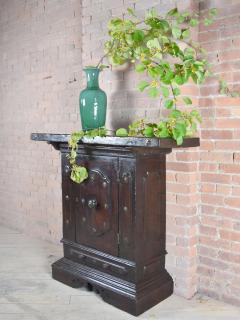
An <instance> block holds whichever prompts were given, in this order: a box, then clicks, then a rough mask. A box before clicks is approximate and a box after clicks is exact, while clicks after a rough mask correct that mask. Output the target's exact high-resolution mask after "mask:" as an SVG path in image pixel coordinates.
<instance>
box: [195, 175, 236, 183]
mask: <svg viewBox="0 0 240 320" xmlns="http://www.w3.org/2000/svg"><path fill="white" fill-rule="evenodd" d="M201 178H202V181H203V182H212V183H230V182H231V176H229V175H227V174H222V173H218V174H217V173H202V174H201Z"/></svg>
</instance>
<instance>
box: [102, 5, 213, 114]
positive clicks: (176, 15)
mask: <svg viewBox="0 0 240 320" xmlns="http://www.w3.org/2000/svg"><path fill="white" fill-rule="evenodd" d="M128 14H129V15H130V16H131V18H129V19H121V18H114V19H112V20H111V21H110V22H109V24H108V31H109V35H110V39H109V40H108V41H107V42H106V43H105V51H106V56H107V57H108V59H109V61H110V63H111V64H113V65H121V64H124V63H125V62H127V61H130V62H131V63H132V64H134V65H135V70H136V72H138V73H146V75H147V76H148V80H142V81H141V82H140V83H139V84H138V89H139V90H140V91H144V90H146V91H147V92H148V95H149V96H150V97H152V98H156V97H159V96H160V95H161V96H162V97H163V98H164V106H165V107H166V108H167V109H172V108H175V109H176V103H177V101H178V100H181V102H183V103H184V104H186V105H191V104H192V101H191V99H190V98H189V97H184V98H182V97H181V90H180V87H181V86H182V85H184V84H186V83H187V82H189V81H190V80H193V81H194V82H195V83H197V84H201V83H203V81H204V80H205V78H206V77H207V76H208V75H209V74H210V72H209V64H208V62H207V60H206V59H205V58H204V50H203V49H202V48H201V47H200V45H199V44H198V43H196V42H193V41H192V40H191V29H192V28H194V27H196V26H197V25H198V23H199V20H198V18H199V16H198V14H197V13H194V12H192V13H190V12H188V11H185V12H179V11H178V9H177V8H174V9H172V10H170V11H169V12H168V13H167V14H166V15H165V16H160V15H159V14H158V13H157V11H156V10H155V9H151V10H149V11H148V12H147V14H146V16H145V18H144V19H143V20H142V19H139V18H138V17H137V15H136V12H135V11H134V10H133V9H132V8H129V9H128ZM216 14H217V11H216V9H215V8H213V9H211V10H210V11H209V12H208V14H207V16H206V17H205V19H204V24H205V25H209V24H211V23H212V22H213V20H214V17H215V15H216Z"/></svg>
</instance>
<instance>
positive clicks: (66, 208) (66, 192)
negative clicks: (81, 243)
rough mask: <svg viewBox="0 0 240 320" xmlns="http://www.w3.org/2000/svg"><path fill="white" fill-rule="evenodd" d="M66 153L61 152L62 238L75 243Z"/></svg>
mask: <svg viewBox="0 0 240 320" xmlns="http://www.w3.org/2000/svg"><path fill="white" fill-rule="evenodd" d="M66 156H67V153H64V152H62V154H61V157H62V209H63V238H65V239H67V240H71V241H73V242H75V240H76V231H75V225H76V217H75V213H74V208H73V182H72V181H71V179H70V173H71V171H70V165H69V161H68V159H67V157H66Z"/></svg>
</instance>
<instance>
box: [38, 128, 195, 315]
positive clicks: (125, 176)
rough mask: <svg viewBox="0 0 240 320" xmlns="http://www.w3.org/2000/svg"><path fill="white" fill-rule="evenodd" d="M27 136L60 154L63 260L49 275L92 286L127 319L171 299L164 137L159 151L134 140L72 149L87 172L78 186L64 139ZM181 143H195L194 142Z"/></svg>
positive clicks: (90, 143) (146, 142) (75, 284)
mask: <svg viewBox="0 0 240 320" xmlns="http://www.w3.org/2000/svg"><path fill="white" fill-rule="evenodd" d="M32 139H33V140H44V141H48V142H50V143H52V144H53V145H54V146H55V147H56V148H57V149H59V150H60V151H61V157H62V198H63V239H62V243H63V247H64V257H63V258H62V259H60V260H59V261H57V262H55V263H54V264H53V265H52V274H53V278H55V279H56V280H59V281H61V282H63V283H65V284H67V285H70V286H72V287H76V288H77V287H80V286H88V287H89V288H93V289H94V290H96V291H97V292H99V293H100V294H101V296H102V298H103V299H104V300H105V301H107V302H109V303H110V304H112V305H115V306H116V307H118V308H120V309H122V310H125V311H127V312H129V313H131V314H133V315H139V314H140V313H142V312H144V311H145V310H147V309H148V308H150V307H152V306H153V305H155V304H157V303H158V302H160V301H162V300H163V299H165V298H167V297H168V296H170V295H171V294H172V292H173V280H172V278H171V277H170V275H169V274H168V272H167V271H166V269H165V255H166V154H167V153H169V152H171V148H172V147H176V146H175V145H174V142H172V141H171V140H170V141H167V140H166V139H165V140H163V142H162V144H163V146H159V145H158V146H154V145H152V144H153V142H154V143H157V142H156V140H157V139H138V140H132V141H133V142H132V144H134V145H133V146H131V145H130V146H129V145H128V144H127V143H125V145H120V146H119V145H118V143H115V144H114V143H113V140H112V142H111V140H110V143H109V144H107V141H108V140H106V139H105V140H101V139H100V142H99V141H98V142H97V141H88V142H87V143H85V144H79V150H78V157H77V162H78V164H82V165H84V166H86V167H87V168H88V172H89V178H88V179H87V180H86V181H85V182H83V183H82V184H80V185H79V184H76V183H74V182H72V181H71V179H70V166H69V162H68V159H67V154H68V152H69V150H68V147H67V143H66V141H67V140H66V139H67V136H64V135H62V136H60V135H59V136H58V135H45V136H44V135H41V134H38V135H37V134H35V136H34V134H33V135H32ZM121 139H122V138H121ZM135 139H136V138H135ZM140 140H141V141H140ZM101 141H102V143H101ZM104 141H105V142H104ZM116 141H117V140H116ZM118 141H119V140H118ZM120 141H124V140H120ZM126 141H127V140H126ZM157 141H160V140H157ZM158 143H159V142H158ZM120 144H121V143H120ZM138 144H140V145H138ZM185 144H186V145H185V146H197V145H199V140H198V139H188V141H187V140H186V142H185Z"/></svg>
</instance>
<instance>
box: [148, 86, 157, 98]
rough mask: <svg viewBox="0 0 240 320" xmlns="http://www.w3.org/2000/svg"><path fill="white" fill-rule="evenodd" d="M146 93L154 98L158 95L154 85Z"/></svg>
mask: <svg viewBox="0 0 240 320" xmlns="http://www.w3.org/2000/svg"><path fill="white" fill-rule="evenodd" d="M148 94H149V96H150V97H151V98H156V97H157V96H158V95H159V90H158V89H157V88H155V87H152V88H150V89H149V91H148Z"/></svg>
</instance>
